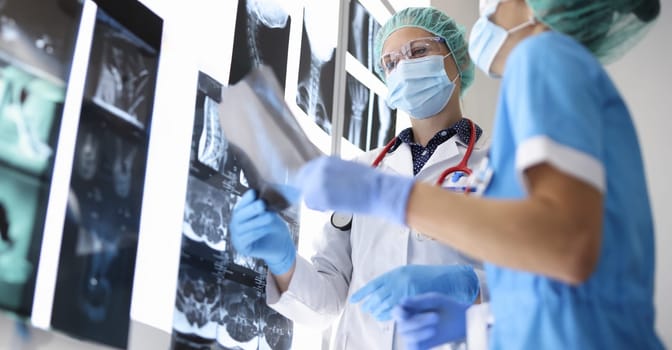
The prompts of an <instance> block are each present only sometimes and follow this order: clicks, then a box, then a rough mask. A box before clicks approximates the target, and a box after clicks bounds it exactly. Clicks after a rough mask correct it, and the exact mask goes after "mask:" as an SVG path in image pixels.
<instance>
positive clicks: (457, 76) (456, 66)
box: [443, 52, 461, 85]
mask: <svg viewBox="0 0 672 350" xmlns="http://www.w3.org/2000/svg"><path fill="white" fill-rule="evenodd" d="M452 55H453V53H452V52H449V53H448V54H447V55H445V56H443V59H444V60H445V59H446V58H447V57H448V56H452ZM453 62H455V68H457V75H456V76H455V79H450V76H449V77H448V79H450V81H452V82H453V84H455V85H457V83H456V81H457V78H459V77H460V75H461V73H460V66H458V65H457V60H455V58H454V57H453ZM446 75H448V72H446Z"/></svg>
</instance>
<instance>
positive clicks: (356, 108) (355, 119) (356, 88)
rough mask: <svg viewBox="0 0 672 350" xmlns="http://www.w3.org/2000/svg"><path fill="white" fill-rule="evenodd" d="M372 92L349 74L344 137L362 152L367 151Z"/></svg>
mask: <svg viewBox="0 0 672 350" xmlns="http://www.w3.org/2000/svg"><path fill="white" fill-rule="evenodd" d="M370 97H371V90H369V88H367V87H366V86H365V85H364V84H362V83H360V82H359V81H358V80H357V79H355V78H354V77H353V76H352V75H350V74H347V76H346V85H345V106H346V107H349V108H346V110H345V111H344V113H345V119H344V124H343V125H344V127H343V137H345V138H346V139H347V140H348V141H350V143H352V144H353V145H355V146H357V147H359V148H360V149H361V150H366V149H367V145H368V143H367V126H368V121H369V111H370V109H369V99H370Z"/></svg>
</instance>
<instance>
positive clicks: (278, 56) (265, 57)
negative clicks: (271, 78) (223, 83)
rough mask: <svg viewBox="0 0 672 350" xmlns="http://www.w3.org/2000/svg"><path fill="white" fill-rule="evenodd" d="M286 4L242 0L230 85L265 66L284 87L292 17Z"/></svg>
mask: <svg viewBox="0 0 672 350" xmlns="http://www.w3.org/2000/svg"><path fill="white" fill-rule="evenodd" d="M287 3H288V1H286V0H239V1H238V14H237V17H236V32H235V37H234V41H233V57H232V61H231V74H230V79H229V84H235V83H237V82H238V81H240V80H241V79H243V78H244V77H245V75H247V73H249V72H250V70H252V69H253V68H255V67H257V66H259V65H262V64H265V65H269V66H270V67H272V69H273V72H274V73H275V77H276V78H277V79H278V81H279V82H280V83H281V84H283V85H284V83H285V78H286V76H287V54H288V52H289V30H290V26H291V17H290V16H289V13H288V12H287V10H286V9H285V7H286V4H287Z"/></svg>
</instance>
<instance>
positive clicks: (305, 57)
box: [296, 2, 338, 135]
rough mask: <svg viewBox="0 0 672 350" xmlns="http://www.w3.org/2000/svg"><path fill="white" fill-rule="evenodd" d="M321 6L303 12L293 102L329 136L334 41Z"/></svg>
mask: <svg viewBox="0 0 672 350" xmlns="http://www.w3.org/2000/svg"><path fill="white" fill-rule="evenodd" d="M320 6H324V5H323V4H321V3H319V2H315V3H313V4H312V6H307V7H306V8H305V10H304V19H303V33H302V36H301V58H300V62H299V81H298V91H297V92H296V103H297V104H298V106H299V107H300V108H301V110H303V111H304V112H305V113H306V114H307V115H308V117H310V118H312V119H313V120H314V121H315V123H316V124H317V125H318V126H319V127H320V128H321V129H322V130H324V131H325V132H326V133H327V134H329V135H331V127H332V120H333V116H332V110H333V108H332V104H333V95H334V76H335V70H336V66H335V51H336V41H335V40H332V35H331V31H332V30H331V28H330V24H329V23H330V18H329V17H326V18H325V17H324V13H323V12H322V11H319V10H317V8H319V7H320ZM329 15H330V16H331V17H333V14H329ZM334 26H335V27H338V26H337V25H334Z"/></svg>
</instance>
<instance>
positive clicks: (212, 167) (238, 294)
mask: <svg viewBox="0 0 672 350" xmlns="http://www.w3.org/2000/svg"><path fill="white" fill-rule="evenodd" d="M221 93H222V85H221V84H219V83H218V82H216V81H215V80H214V79H212V78H210V77H208V76H207V75H205V74H203V73H201V74H200V75H199V82H198V92H197V97H196V108H195V122H194V130H193V136H192V149H191V160H190V165H189V167H190V171H189V180H188V186H187V195H186V201H185V210H184V222H183V227H182V228H183V230H182V232H183V236H182V249H181V258H180V271H179V277H178V279H179V282H178V290H177V298H176V305H175V312H174V315H175V316H174V319H173V336H172V342H171V348H172V349H289V348H291V335H292V327H293V325H292V323H291V322H290V321H289V320H287V319H285V318H284V317H282V316H280V315H278V314H275V313H274V312H273V311H272V310H270V308H269V307H268V306H267V305H266V302H265V300H266V297H265V285H266V273H267V267H266V265H265V264H264V262H263V261H262V260H259V259H255V258H251V257H247V256H243V255H240V254H238V253H237V252H236V251H235V249H234V248H233V246H232V245H231V243H230V237H229V233H228V224H229V220H230V215H231V210H232V209H233V207H234V206H235V204H236V202H237V201H238V200H239V199H240V197H241V196H242V195H243V193H245V191H247V189H248V188H251V187H252V185H251V184H252V183H254V182H259V181H260V180H259V179H258V174H256V172H255V167H254V165H253V164H252V162H250V160H249V159H248V158H247V155H246V152H245V151H244V150H243V149H241V148H239V147H238V146H237V145H235V144H233V143H231V142H229V141H228V139H227V138H226V137H225V135H224V130H223V128H225V127H226V126H225V125H220V122H219V117H218V113H219V108H214V107H215V106H217V107H219V104H220V103H221V96H222V95H221ZM255 177H257V178H255ZM262 198H263V197H262ZM279 210H280V211H279V213H280V215H281V216H282V217H283V219H284V220H285V221H286V222H287V224H288V227H289V229H290V232H292V234H293V235H294V239H295V242H296V241H298V232H299V225H298V211H297V209H296V208H293V207H290V208H285V209H284V210H282V209H279ZM274 314H275V316H271V315H274ZM264 327H265V328H264ZM264 329H266V331H265V332H264ZM266 334H268V335H266ZM268 344H270V345H268Z"/></svg>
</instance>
